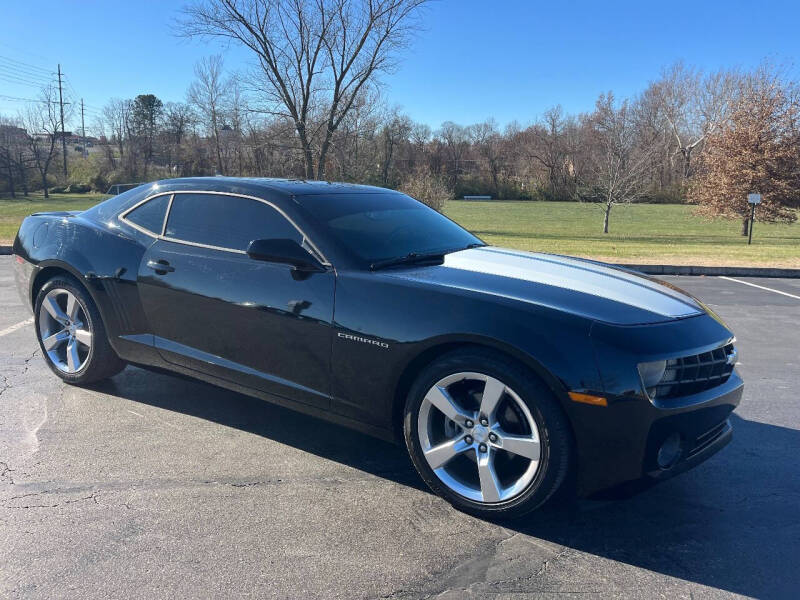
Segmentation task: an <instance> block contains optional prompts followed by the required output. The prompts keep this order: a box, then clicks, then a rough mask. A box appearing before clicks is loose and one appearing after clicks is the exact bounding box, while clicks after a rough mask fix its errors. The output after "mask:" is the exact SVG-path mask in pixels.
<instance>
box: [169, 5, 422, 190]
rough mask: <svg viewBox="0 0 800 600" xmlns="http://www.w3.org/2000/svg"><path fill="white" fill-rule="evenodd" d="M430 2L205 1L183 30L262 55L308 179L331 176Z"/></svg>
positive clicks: (277, 109) (271, 92) (271, 97)
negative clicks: (341, 137)
mask: <svg viewBox="0 0 800 600" xmlns="http://www.w3.org/2000/svg"><path fill="white" fill-rule="evenodd" d="M426 1H427V0H197V1H196V2H195V3H194V4H192V5H191V6H189V7H188V8H186V9H185V11H184V15H185V18H184V20H183V22H182V26H181V32H182V33H183V34H184V35H187V36H217V37H222V38H228V39H233V40H235V41H237V42H239V43H241V44H243V45H244V46H245V47H247V48H249V49H250V50H251V51H252V52H253V53H254V54H255V55H256V57H257V58H258V63H259V66H260V69H261V71H260V72H261V76H262V80H263V83H264V84H265V85H264V86H263V89H262V91H263V92H264V94H265V95H264V99H265V100H266V102H267V104H268V108H267V110H269V111H270V112H272V113H275V114H279V115H283V116H285V117H288V118H290V119H291V121H292V123H293V124H294V126H295V130H296V131H297V136H298V139H299V142H300V145H301V148H302V152H303V161H304V164H305V171H306V177H308V178H313V177H314V175H315V168H314V167H315V164H316V177H317V178H318V179H323V178H324V175H325V168H326V159H327V154H328V150H329V148H330V145H331V140H332V137H333V134H334V133H335V131H336V130H337V128H338V127H339V125H340V124H341V123H342V120H343V119H344V118H345V116H346V115H347V113H348V112H349V111H350V110H351V108H352V107H353V103H354V102H355V100H356V98H358V96H359V93H360V92H361V91H362V90H363V89H364V88H365V87H367V86H369V85H370V84H374V83H375V81H376V78H377V76H378V75H379V74H380V73H382V72H386V71H389V70H391V69H392V68H393V66H394V65H395V54H396V52H397V51H398V49H400V48H401V47H402V46H403V45H404V44H405V43H406V42H407V41H408V39H409V36H410V34H411V33H412V32H413V31H414V27H415V20H414V18H413V17H414V15H415V13H416V12H417V9H418V8H419V7H420V6H421V5H423V4H424V3H425V2H426ZM315 138H316V140H315ZM315 141H316V142H317V143H316V144H315Z"/></svg>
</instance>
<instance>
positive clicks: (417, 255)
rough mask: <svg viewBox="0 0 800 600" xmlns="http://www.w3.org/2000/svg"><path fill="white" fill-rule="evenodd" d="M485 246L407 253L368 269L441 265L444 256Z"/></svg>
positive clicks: (378, 262) (377, 263) (379, 261)
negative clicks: (430, 264) (423, 264)
mask: <svg viewBox="0 0 800 600" xmlns="http://www.w3.org/2000/svg"><path fill="white" fill-rule="evenodd" d="M485 245H486V244H469V245H468V246H465V247H463V248H451V249H450V250H439V251H437V252H409V253H408V254H406V255H405V256H396V257H395V258H387V259H385V260H378V261H375V262H374V263H372V264H371V265H370V266H369V269H370V271H377V270H378V269H383V268H385V267H393V266H395V265H411V264H418V263H426V262H430V263H433V264H442V261H443V260H444V255H445V254H450V253H451V252H458V251H459V250H468V249H469V248H478V247H480V246H485Z"/></svg>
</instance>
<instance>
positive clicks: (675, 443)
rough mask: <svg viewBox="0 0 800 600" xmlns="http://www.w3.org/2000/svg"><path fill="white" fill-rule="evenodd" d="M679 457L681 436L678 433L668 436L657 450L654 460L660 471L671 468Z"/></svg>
mask: <svg viewBox="0 0 800 600" xmlns="http://www.w3.org/2000/svg"><path fill="white" fill-rule="evenodd" d="M680 457H681V436H680V434H679V433H673V434H672V435H670V436H669V437H668V438H667V439H666V440H664V443H663V444H661V448H659V449H658V456H657V457H656V460H658V466H659V467H661V468H662V469H669V468H670V467H671V466H673V465H674V464H675V463H676V462H678V459H680Z"/></svg>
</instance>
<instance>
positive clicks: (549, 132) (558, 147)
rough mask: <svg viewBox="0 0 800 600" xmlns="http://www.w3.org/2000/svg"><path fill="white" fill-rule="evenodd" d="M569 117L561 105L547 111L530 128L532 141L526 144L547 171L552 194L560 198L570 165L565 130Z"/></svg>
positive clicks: (529, 132)
mask: <svg viewBox="0 0 800 600" xmlns="http://www.w3.org/2000/svg"><path fill="white" fill-rule="evenodd" d="M567 124H568V123H567V119H566V117H565V116H564V110H563V109H562V108H561V106H560V105H559V106H554V107H553V108H550V109H548V110H547V111H545V113H544V115H543V117H542V120H541V121H540V122H539V123H537V124H536V125H534V126H533V127H531V128H530V129H529V130H528V136H527V137H529V138H530V142H529V143H528V144H526V149H527V154H528V156H529V157H530V158H531V159H533V160H535V161H537V162H538V163H539V164H540V165H541V166H542V167H544V169H545V170H546V171H547V181H548V187H549V190H550V195H551V197H553V198H559V197H560V196H563V195H564V194H561V193H560V191H561V190H563V188H564V187H565V186H564V183H565V172H566V169H567V166H568V160H567V148H566V144H565V142H566V138H565V131H566V127H567Z"/></svg>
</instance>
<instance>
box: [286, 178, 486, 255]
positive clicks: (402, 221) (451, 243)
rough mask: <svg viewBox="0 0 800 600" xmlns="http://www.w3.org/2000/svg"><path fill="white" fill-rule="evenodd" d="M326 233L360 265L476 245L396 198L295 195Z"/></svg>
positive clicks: (417, 205)
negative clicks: (359, 262)
mask: <svg viewBox="0 0 800 600" xmlns="http://www.w3.org/2000/svg"><path fill="white" fill-rule="evenodd" d="M298 201H299V202H300V204H301V205H302V206H303V208H304V209H305V210H306V211H307V212H308V215H309V218H311V219H315V220H316V221H317V222H318V223H319V224H320V225H322V227H323V229H325V230H326V233H327V234H328V235H329V236H331V237H333V238H334V239H335V240H336V241H338V242H339V244H340V245H342V246H344V247H345V248H346V249H347V250H349V251H350V252H352V253H353V254H354V255H355V256H356V258H358V259H361V260H362V261H364V262H365V263H372V262H375V261H379V260H384V259H387V258H396V257H401V256H405V255H407V254H409V253H411V252H416V253H420V254H421V253H427V252H438V251H440V250H455V249H460V248H465V247H466V246H468V245H469V244H476V243H481V241H480V240H479V239H478V238H476V237H475V236H474V235H472V234H471V233H470V232H468V231H466V230H465V229H462V228H461V227H460V226H458V225H457V224H455V223H454V222H453V221H451V220H450V219H448V218H447V217H445V216H444V215H442V214H440V213H438V212H436V211H435V210H433V209H432V208H429V207H428V206H425V205H424V204H422V203H421V202H417V201H416V200H414V199H412V198H409V197H408V196H405V195H403V194H398V193H383V194H382V193H377V194H331V195H309V196H301V197H300V198H299V199H298Z"/></svg>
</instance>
